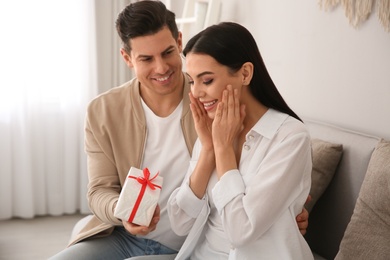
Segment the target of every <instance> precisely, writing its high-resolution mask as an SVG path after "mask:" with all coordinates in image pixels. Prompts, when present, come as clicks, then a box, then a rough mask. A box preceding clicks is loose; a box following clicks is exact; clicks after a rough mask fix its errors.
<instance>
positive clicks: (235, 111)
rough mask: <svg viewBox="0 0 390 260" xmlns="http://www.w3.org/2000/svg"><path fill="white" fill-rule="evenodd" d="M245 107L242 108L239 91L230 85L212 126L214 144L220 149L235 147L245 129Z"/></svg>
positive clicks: (224, 92)
mask: <svg viewBox="0 0 390 260" xmlns="http://www.w3.org/2000/svg"><path fill="white" fill-rule="evenodd" d="M244 118H245V106H244V105H241V106H240V101H239V97H238V90H237V89H234V90H233V88H232V86H231V85H228V86H227V87H226V89H225V90H224V91H223V94H222V102H220V103H219V104H218V107H217V111H216V113H215V118H214V121H213V124H212V138H213V144H214V146H215V148H216V147H218V148H222V149H226V148H228V147H233V146H234V143H235V141H236V139H237V136H238V134H239V133H240V132H241V130H242V129H243V121H244Z"/></svg>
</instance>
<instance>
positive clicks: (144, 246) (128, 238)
mask: <svg viewBox="0 0 390 260" xmlns="http://www.w3.org/2000/svg"><path fill="white" fill-rule="evenodd" d="M176 253H177V251H176V250H173V249H170V248H168V247H166V246H163V245H161V244H160V243H159V242H156V241H154V240H150V239H145V238H141V237H137V236H133V235H131V234H129V233H128V232H127V231H126V230H125V229H124V228H123V227H115V229H114V231H113V233H112V234H111V235H110V236H107V237H101V238H91V239H87V240H84V241H81V242H79V243H77V244H75V245H72V246H70V247H68V248H66V249H64V250H63V251H61V252H59V253H58V254H56V255H54V256H53V257H51V258H50V259H51V260H61V259H64V260H69V259H75V260H78V259H83V260H88V259H91V260H96V259H110V260H111V259H112V260H114V259H120V260H123V259H126V258H131V257H134V256H142V255H169V254H176Z"/></svg>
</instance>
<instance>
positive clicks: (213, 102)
mask: <svg viewBox="0 0 390 260" xmlns="http://www.w3.org/2000/svg"><path fill="white" fill-rule="evenodd" d="M216 102H217V101H215V100H214V101H211V102H207V103H203V106H205V107H209V106H212V105H214V104H215V103H216Z"/></svg>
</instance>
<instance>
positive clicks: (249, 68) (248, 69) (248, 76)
mask: <svg viewBox="0 0 390 260" xmlns="http://www.w3.org/2000/svg"><path fill="white" fill-rule="evenodd" d="M241 73H242V84H243V85H244V86H248V85H249V84H251V80H252V77H253V64H252V62H245V63H244V64H243V65H242V67H241Z"/></svg>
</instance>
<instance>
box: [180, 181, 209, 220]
mask: <svg viewBox="0 0 390 260" xmlns="http://www.w3.org/2000/svg"><path fill="white" fill-rule="evenodd" d="M176 199H177V204H178V206H179V207H180V208H181V209H182V210H183V211H184V212H185V213H186V214H187V215H189V216H190V217H192V218H196V217H198V215H199V214H200V212H201V211H202V207H203V205H204V204H205V203H206V202H207V195H205V196H204V197H203V198H202V199H199V198H198V197H196V196H195V194H194V193H193V192H192V190H191V188H190V186H189V180H187V181H186V183H185V184H183V185H182V186H181V187H180V190H179V192H178V194H177V197H176Z"/></svg>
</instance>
